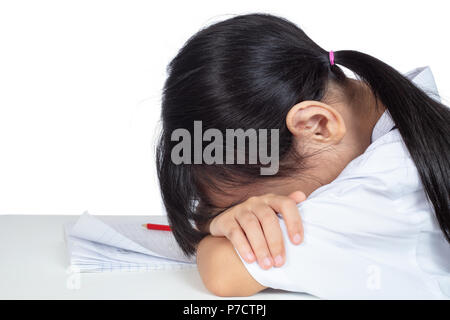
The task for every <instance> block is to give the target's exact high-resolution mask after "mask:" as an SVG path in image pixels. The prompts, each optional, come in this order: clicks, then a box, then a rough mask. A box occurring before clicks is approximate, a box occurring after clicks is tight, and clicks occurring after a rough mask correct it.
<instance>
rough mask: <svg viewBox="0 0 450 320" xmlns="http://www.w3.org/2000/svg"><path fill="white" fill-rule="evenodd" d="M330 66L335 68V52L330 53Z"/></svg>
mask: <svg viewBox="0 0 450 320" xmlns="http://www.w3.org/2000/svg"><path fill="white" fill-rule="evenodd" d="M330 64H331V65H332V66H333V65H334V52H333V50H332V51H330Z"/></svg>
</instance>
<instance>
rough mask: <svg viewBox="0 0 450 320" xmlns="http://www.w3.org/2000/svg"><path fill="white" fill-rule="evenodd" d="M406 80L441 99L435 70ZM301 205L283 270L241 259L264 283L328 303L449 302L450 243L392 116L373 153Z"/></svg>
mask: <svg viewBox="0 0 450 320" xmlns="http://www.w3.org/2000/svg"><path fill="white" fill-rule="evenodd" d="M406 76H407V77H409V78H410V79H412V81H413V82H415V83H416V84H417V85H418V86H419V87H422V88H423V89H424V90H426V91H427V92H429V93H430V94H431V95H433V97H434V98H436V99H439V97H438V95H437V88H436V85H435V82H434V79H433V75H432V73H431V70H430V68H428V67H425V68H418V69H415V70H413V71H411V72H409V73H408V74H406ZM411 130H414V128H411ZM298 208H299V212H300V215H301V217H302V221H303V226H304V232H305V237H304V242H303V243H302V244H301V245H294V244H292V243H291V242H290V240H289V237H288V235H287V231H286V225H285V222H284V221H283V219H282V218H281V217H279V218H280V220H279V221H280V225H281V229H282V231H283V236H284V243H285V247H286V262H285V264H284V265H283V266H282V267H279V268H276V267H272V268H271V269H269V270H263V269H262V268H260V266H259V265H258V264H257V263H256V262H254V263H247V262H245V260H243V259H242V257H241V260H242V262H243V263H244V265H245V267H246V268H247V270H248V272H249V273H250V274H251V276H252V277H253V278H254V279H255V280H256V281H258V282H259V283H261V284H262V285H264V286H267V287H271V288H276V289H283V290H288V291H296V292H305V293H309V294H312V295H315V296H317V297H320V298H324V299H449V298H450V244H449V243H447V242H446V241H445V238H444V236H443V234H442V232H441V231H440V229H439V225H438V223H437V221H436V218H435V214H434V211H433V207H432V205H431V203H430V202H429V201H428V200H427V198H426V194H425V192H424V189H423V186H422V183H421V181H420V177H419V175H418V172H417V169H416V167H415V165H414V162H413V161H412V159H411V157H410V155H409V152H408V150H407V149H406V146H405V145H404V142H403V140H402V137H401V135H400V133H399V131H398V129H396V128H395V125H394V122H393V121H392V118H391V117H390V115H389V113H388V112H387V111H386V112H385V113H384V114H383V115H382V116H381V117H380V119H379V120H378V122H377V123H376V125H375V127H374V129H373V132H372V143H371V144H370V146H369V147H368V148H367V150H366V151H365V152H364V153H363V154H362V155H360V156H359V157H357V158H355V159H354V160H352V161H351V162H350V163H349V164H348V165H347V166H346V167H345V169H344V170H343V171H342V172H341V174H340V175H339V176H338V177H337V178H336V179H335V180H334V181H333V182H331V183H330V184H327V185H325V186H322V187H320V188H318V189H316V190H315V191H314V192H313V193H311V195H310V196H309V197H308V199H307V200H305V201H304V202H302V203H300V204H299V205H298Z"/></svg>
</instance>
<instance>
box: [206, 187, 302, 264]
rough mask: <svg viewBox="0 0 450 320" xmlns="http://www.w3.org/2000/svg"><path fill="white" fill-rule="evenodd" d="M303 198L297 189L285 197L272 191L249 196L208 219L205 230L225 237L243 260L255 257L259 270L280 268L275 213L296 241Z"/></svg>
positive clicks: (299, 239)
mask: <svg viewBox="0 0 450 320" xmlns="http://www.w3.org/2000/svg"><path fill="white" fill-rule="evenodd" d="M305 199H306V196H305V194H304V193H303V192H301V191H295V192H293V193H291V194H290V195H289V196H287V197H286V196H280V195H275V194H266V195H262V196H259V197H251V198H249V199H247V200H246V201H244V202H242V203H240V204H238V205H236V206H234V207H232V208H229V209H228V210H226V211H224V212H222V213H221V214H219V215H218V216H217V217H215V218H214V219H212V221H211V222H210V224H209V233H210V234H211V235H213V236H218V237H220V236H223V237H226V238H228V239H229V240H230V241H231V243H232V244H233V246H234V247H235V248H236V249H237V250H238V252H239V254H240V255H241V257H242V258H243V259H244V260H245V261H247V262H250V263H251V262H253V261H255V258H256V259H257V260H258V264H259V265H260V266H261V268H263V269H269V268H271V267H272V266H276V267H280V266H282V265H283V264H284V261H285V248H284V243H283V235H282V231H281V227H280V223H279V221H278V217H277V215H276V213H280V214H281V215H282V217H283V219H284V221H285V222H286V227H287V230H288V234H289V238H290V239H291V241H292V243H294V244H300V243H301V242H302V240H303V226H302V221H301V218H300V214H299V212H298V208H297V203H300V202H302V201H303V200H305Z"/></svg>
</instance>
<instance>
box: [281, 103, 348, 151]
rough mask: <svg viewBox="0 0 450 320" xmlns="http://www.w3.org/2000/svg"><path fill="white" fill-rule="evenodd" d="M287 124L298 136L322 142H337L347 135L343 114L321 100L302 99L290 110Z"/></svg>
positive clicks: (293, 133) (294, 134)
mask: <svg viewBox="0 0 450 320" xmlns="http://www.w3.org/2000/svg"><path fill="white" fill-rule="evenodd" d="M286 125H287V128H288V129H289V131H290V132H291V133H292V135H293V136H294V137H296V138H305V137H307V138H308V141H311V139H312V141H313V142H316V143H321V144H337V143H339V142H340V141H341V140H342V138H343V137H344V136H345V133H346V127H345V123H344V119H343V118H342V116H341V114H340V113H339V112H338V111H337V110H336V109H335V108H333V107H331V106H330V105H328V104H325V103H322V102H319V101H309V100H308V101H302V102H300V103H298V104H296V105H295V106H293V107H292V108H291V110H289V112H288V114H287V116H286Z"/></svg>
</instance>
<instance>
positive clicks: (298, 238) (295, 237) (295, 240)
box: [293, 233, 302, 244]
mask: <svg viewBox="0 0 450 320" xmlns="http://www.w3.org/2000/svg"><path fill="white" fill-rule="evenodd" d="M293 240H294V242H295V243H297V244H298V243H300V241H301V240H302V236H301V235H300V233H296V234H295V236H294V238H293Z"/></svg>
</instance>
